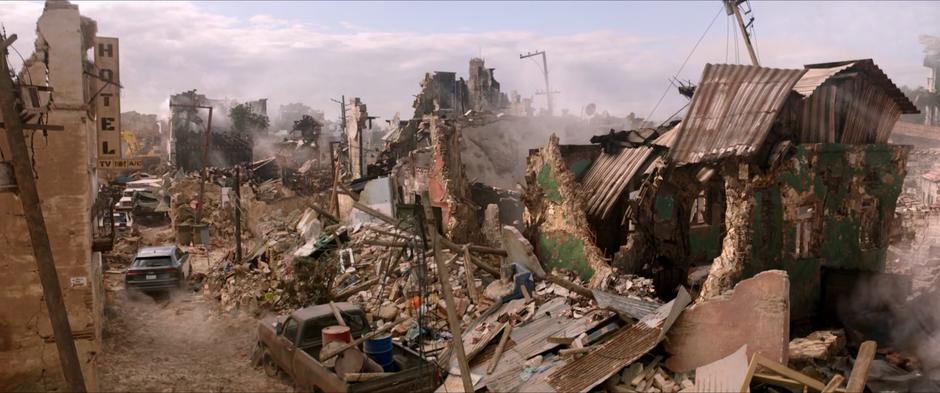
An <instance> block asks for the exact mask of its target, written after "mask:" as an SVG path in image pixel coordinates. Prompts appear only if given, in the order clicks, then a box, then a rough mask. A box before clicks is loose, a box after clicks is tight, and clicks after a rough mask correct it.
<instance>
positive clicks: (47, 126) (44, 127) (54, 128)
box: [0, 122, 65, 131]
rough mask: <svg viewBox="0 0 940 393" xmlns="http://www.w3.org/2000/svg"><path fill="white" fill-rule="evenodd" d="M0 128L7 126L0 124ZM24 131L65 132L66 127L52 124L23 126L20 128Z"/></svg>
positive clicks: (27, 124)
mask: <svg viewBox="0 0 940 393" xmlns="http://www.w3.org/2000/svg"><path fill="white" fill-rule="evenodd" d="M0 128H6V124H4V123H3V122H0ZM20 128H21V129H22V130H48V131H65V126H56V125H52V124H29V123H25V124H22V125H21V127H20Z"/></svg>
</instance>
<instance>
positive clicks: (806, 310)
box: [693, 144, 906, 319]
mask: <svg viewBox="0 0 940 393" xmlns="http://www.w3.org/2000/svg"><path fill="white" fill-rule="evenodd" d="M901 150H905V148H904V147H902V146H890V145H839V144H826V145H800V146H798V147H797V152H796V154H795V156H794V157H793V158H792V159H791V160H790V163H789V164H788V165H786V166H784V167H783V168H781V169H780V170H779V171H778V172H777V174H776V177H775V179H776V180H777V181H776V183H775V184H773V185H771V186H768V187H763V188H759V189H755V190H754V192H753V193H752V195H753V202H754V204H755V214H754V216H753V219H752V220H751V223H750V225H751V229H752V236H753V237H752V256H751V261H750V262H749V263H748V264H747V266H746V267H745V270H744V276H743V277H742V279H744V278H749V277H752V276H754V275H755V274H757V273H759V272H761V271H764V270H769V269H784V270H786V271H787V272H788V273H789V275H790V294H791V295H790V297H791V317H792V318H794V319H800V318H804V317H809V316H811V315H813V314H814V313H815V311H816V307H817V299H819V296H820V294H821V282H820V277H821V275H822V274H821V270H822V268H823V267H832V268H845V269H854V270H868V271H882V270H884V266H885V251H886V248H887V247H886V246H883V245H877V246H876V248H872V249H862V247H861V244H860V242H859V232H860V229H861V219H860V214H859V212H858V211H857V210H855V209H856V208H857V207H858V206H859V205H860V203H861V200H863V199H866V198H871V199H874V200H877V209H876V211H877V213H876V214H877V216H878V222H880V223H884V222H885V220H887V219H890V217H891V216H892V215H893V214H894V209H895V204H896V203H897V197H898V194H899V193H900V192H901V186H902V183H903V180H904V173H903V172H904V167H903V163H904V162H905V161H906V160H905V159H903V157H906V152H901ZM899 156H900V157H902V159H901V160H897V161H896V160H894V158H897V157H899ZM853 158H854V159H855V160H856V161H857V162H854V163H853V162H852V159H853ZM858 158H860V159H858ZM809 204H811V205H813V206H814V207H815V209H816V211H815V214H814V220H815V221H814V223H813V225H815V229H816V230H815V231H814V241H813V243H812V244H813V247H812V250H813V252H812V256H811V257H810V258H802V259H800V258H797V257H796V255H795V252H794V250H795V248H796V227H797V224H796V222H795V220H792V219H788V218H787V217H786V215H785V211H787V209H790V210H791V211H792V210H793V209H796V208H797V207H799V206H803V205H809ZM878 228H885V230H886V228H887V226H886V225H884V224H882V225H879V226H878ZM882 244H884V243H882ZM694 245H695V244H694V243H693V246H694ZM695 252H697V251H693V253H695ZM698 252H700V251H698Z"/></svg>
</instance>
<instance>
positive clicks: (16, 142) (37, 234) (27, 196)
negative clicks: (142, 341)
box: [0, 35, 86, 392]
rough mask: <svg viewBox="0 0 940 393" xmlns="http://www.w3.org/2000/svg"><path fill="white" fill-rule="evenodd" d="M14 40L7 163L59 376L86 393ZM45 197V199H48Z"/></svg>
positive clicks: (2, 70)
mask: <svg viewBox="0 0 940 393" xmlns="http://www.w3.org/2000/svg"><path fill="white" fill-rule="evenodd" d="M13 40H15V36H14V35H11V36H10V37H9V38H7V39H6V40H4V41H3V45H4V47H3V48H0V54H2V56H0V57H2V58H0V114H2V115H3V119H4V120H5V122H6V125H5V126H4V127H9V128H6V131H5V132H4V134H6V140H7V146H8V151H9V152H10V160H11V161H12V163H13V174H14V176H15V177H16V182H17V186H18V198H17V199H19V201H20V204H21V205H22V207H23V219H24V221H26V230H27V233H28V234H29V241H30V244H31V245H32V248H33V257H34V259H35V261H36V268H37V269H36V273H37V275H38V276H39V284H40V285H41V286H42V295H43V301H44V303H45V304H46V309H47V310H48V314H49V323H50V325H51V326H52V335H53V337H55V345H56V350H57V351H58V358H59V365H60V366H61V367H62V374H63V375H64V377H65V381H66V383H67V387H68V389H69V390H71V391H74V392H85V391H86V389H85V376H84V374H82V365H81V362H80V361H79V359H78V351H77V350H76V348H75V339H74V336H73V335H72V328H71V325H70V324H69V315H68V312H67V311H66V307H65V300H64V298H63V296H62V286H61V285H60V283H59V273H58V271H57V269H56V263H55V258H54V256H53V253H52V246H51V244H50V242H49V232H47V231H46V220H45V218H44V216H43V211H42V199H40V196H39V189H38V186H37V184H36V178H35V177H33V176H34V174H33V162H32V159H31V158H30V156H29V147H28V146H27V144H26V137H25V136H24V135H23V130H24V129H25V126H26V125H24V124H22V122H21V121H20V120H21V119H20V113H19V111H18V110H17V109H16V105H17V99H16V96H15V94H14V91H17V90H18V89H19V86H18V85H17V84H15V83H14V82H13V79H12V78H11V77H10V70H9V68H8V64H7V58H6V53H7V52H6V45H9V44H10V43H12V42H13ZM63 169H64V168H63ZM46 197H47V198H48V197H49V195H46ZM5 219H6V218H5ZM20 236H22V234H20ZM29 275H31V273H27V277H29Z"/></svg>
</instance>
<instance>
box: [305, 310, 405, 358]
mask: <svg viewBox="0 0 940 393" xmlns="http://www.w3.org/2000/svg"><path fill="white" fill-rule="evenodd" d="M401 321H402V318H401V317H399V318H398V319H396V320H395V322H390V323H386V324H385V326H382V327H381V328H379V329H378V330H375V331H373V332H371V333H369V334H364V335H362V337H359V338H357V339H355V340H353V341H352V342H350V343H348V344H345V345H343V346H341V347H338V348H336V349H334V350H333V351H332V352H323V353H321V354H320V362H325V361H327V360H329V359H331V358H333V357H334V356H336V355H339V354H341V353H343V351H345V350H347V349H349V348H353V347H356V346H357V345H359V344H362V343H363V342H365V341H366V340H368V339H370V338H372V337H375V336H378V335H380V334H382V333H385V332H387V331H389V330H392V328H393V327H395V325H397V324H399V323H401Z"/></svg>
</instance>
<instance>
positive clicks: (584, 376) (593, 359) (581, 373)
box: [548, 288, 691, 392]
mask: <svg viewBox="0 0 940 393" xmlns="http://www.w3.org/2000/svg"><path fill="white" fill-rule="evenodd" d="M690 301H691V298H690V297H689V294H688V292H686V291H685V290H684V289H681V288H680V291H679V296H678V297H676V299H674V300H673V301H671V302H669V303H666V304H665V305H663V306H661V307H659V308H657V309H656V311H655V312H654V313H652V314H649V315H647V316H646V317H643V319H641V320H640V321H639V322H637V323H636V324H634V325H633V326H630V327H623V328H621V329H620V331H618V332H616V333H614V336H613V337H611V338H610V340H608V341H607V342H606V343H604V344H602V345H601V346H600V348H598V349H596V350H594V351H592V352H589V353H587V354H586V355H584V356H582V357H581V358H579V359H577V360H574V361H571V362H569V363H568V364H566V365H564V366H562V367H561V368H560V369H559V370H558V371H556V372H554V373H553V374H552V375H551V376H550V377H548V384H549V385H550V386H551V387H552V388H554V389H555V390H556V391H559V392H587V391H589V390H591V389H592V388H593V387H595V386H597V385H599V384H600V383H602V382H604V381H605V380H606V379H607V378H610V376H611V375H614V373H616V372H617V371H620V369H622V368H624V367H626V366H627V365H629V364H630V363H633V362H634V361H636V360H637V359H639V358H640V357H641V356H643V355H644V354H645V353H647V352H649V351H650V350H652V349H653V348H654V347H656V345H657V344H659V342H660V341H662V339H663V336H664V335H665V332H666V331H668V330H669V327H671V326H672V323H673V322H675V320H676V318H678V317H679V314H680V313H681V312H682V310H683V309H685V306H687V305H688V304H689V302H690Z"/></svg>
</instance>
